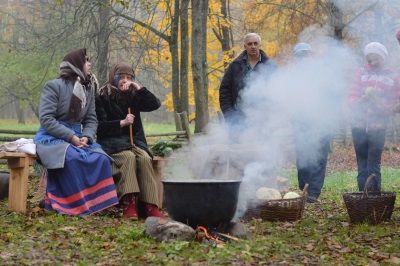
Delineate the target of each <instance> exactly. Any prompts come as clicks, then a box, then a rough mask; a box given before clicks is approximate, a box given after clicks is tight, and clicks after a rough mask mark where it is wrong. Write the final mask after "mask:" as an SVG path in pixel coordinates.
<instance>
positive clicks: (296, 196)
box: [283, 191, 300, 199]
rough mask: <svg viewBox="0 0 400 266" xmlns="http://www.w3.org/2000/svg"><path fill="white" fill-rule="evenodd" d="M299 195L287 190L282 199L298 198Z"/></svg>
mask: <svg viewBox="0 0 400 266" xmlns="http://www.w3.org/2000/svg"><path fill="white" fill-rule="evenodd" d="M299 197H300V195H299V194H297V193H296V192H293V191H289V192H288V193H286V194H285V195H284V196H283V198H284V199H295V198H299Z"/></svg>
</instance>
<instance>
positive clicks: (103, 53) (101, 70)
mask: <svg viewBox="0 0 400 266" xmlns="http://www.w3.org/2000/svg"><path fill="white" fill-rule="evenodd" d="M104 2H108V1H104ZM110 17H111V8H110V6H109V5H107V4H103V5H99V18H98V19H99V25H100V28H99V32H98V35H97V55H98V57H97V64H96V65H97V79H98V80H99V83H100V84H103V83H105V82H106V81H107V80H108V77H107V71H108V44H109V34H110Z"/></svg>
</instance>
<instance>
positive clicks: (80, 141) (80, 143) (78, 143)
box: [71, 135, 89, 148]
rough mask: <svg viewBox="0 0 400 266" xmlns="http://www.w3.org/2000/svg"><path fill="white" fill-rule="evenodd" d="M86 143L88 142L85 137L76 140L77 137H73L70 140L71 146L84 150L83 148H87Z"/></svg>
mask: <svg viewBox="0 0 400 266" xmlns="http://www.w3.org/2000/svg"><path fill="white" fill-rule="evenodd" d="M88 142H89V139H88V138H87V137H82V138H78V137H77V136H75V135H74V136H73V137H72V138H71V144H72V145H74V146H75V147H78V148H85V147H87V146H89V145H88V144H87V143H88Z"/></svg>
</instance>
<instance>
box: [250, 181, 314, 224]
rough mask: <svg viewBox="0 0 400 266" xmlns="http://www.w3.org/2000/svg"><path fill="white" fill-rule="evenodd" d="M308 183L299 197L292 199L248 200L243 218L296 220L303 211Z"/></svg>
mask: <svg viewBox="0 0 400 266" xmlns="http://www.w3.org/2000/svg"><path fill="white" fill-rule="evenodd" d="M307 189H308V184H306V185H305V187H304V189H303V192H302V193H301V195H300V197H298V198H294V199H280V200H269V201H264V202H262V203H260V202H257V201H255V200H254V201H250V202H249V206H248V209H247V211H246V213H245V215H244V219H246V220H248V219H251V218H261V219H263V220H266V221H296V220H299V219H300V218H301V217H302V215H303V211H304V205H305V203H306V199H307Z"/></svg>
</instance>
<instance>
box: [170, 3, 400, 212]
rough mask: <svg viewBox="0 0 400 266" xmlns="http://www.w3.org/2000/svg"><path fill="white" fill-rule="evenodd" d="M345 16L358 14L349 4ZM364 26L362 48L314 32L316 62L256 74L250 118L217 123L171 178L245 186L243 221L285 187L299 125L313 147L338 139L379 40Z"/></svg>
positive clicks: (177, 161)
mask: <svg viewBox="0 0 400 266" xmlns="http://www.w3.org/2000/svg"><path fill="white" fill-rule="evenodd" d="M344 2H346V3H348V1H337V4H338V5H339V7H341V6H342V5H343V4H344ZM365 2H366V3H364V6H368V5H369V4H370V2H373V1H365ZM367 2H368V3H367ZM354 5H356V4H354ZM358 5H360V4H358ZM358 8H360V7H359V6H358ZM344 10H351V7H349V6H348V5H346V9H344ZM382 10H384V8H381V9H380V12H381V11H382ZM360 21H364V18H362V17H360V18H359V19H356V20H354V21H353V22H352V23H351V24H350V25H348V31H347V33H348V34H353V38H356V39H357V40H359V41H360V43H359V45H357V47H356V48H355V49H351V48H349V47H348V46H346V44H343V43H340V42H338V41H336V40H334V39H333V38H331V37H329V36H328V35H327V33H329V31H328V30H327V28H326V27H324V28H318V27H315V26H313V27H311V28H309V29H306V30H305V31H304V33H303V34H301V35H300V36H299V38H300V39H299V41H306V42H308V43H310V44H311V46H312V49H313V54H312V56H311V57H309V58H304V59H299V60H297V59H293V58H291V59H289V60H287V61H288V62H289V63H287V64H285V65H280V66H279V68H278V69H277V70H276V71H274V72H272V73H271V69H269V68H264V69H262V70H261V71H260V72H259V73H252V76H250V78H249V79H248V82H247V86H246V88H245V89H244V90H243V91H242V94H241V105H240V108H241V109H242V110H243V112H244V114H245V116H246V119H245V120H240V119H239V118H237V119H236V120H235V119H234V120H233V121H230V123H218V122H214V123H211V124H210V125H209V127H208V130H207V133H206V134H205V135H202V136H200V137H197V138H195V140H194V141H193V143H192V144H191V145H190V146H188V147H186V148H184V149H182V150H180V151H179V152H177V153H175V154H174V155H173V158H171V160H170V163H169V165H168V167H167V173H166V178H172V179H241V180H242V184H241V191H240V195H239V203H238V214H237V216H240V215H241V214H243V212H244V211H245V209H246V204H247V202H248V200H249V199H251V198H253V197H254V194H255V190H256V189H257V188H259V187H261V186H267V187H279V184H278V182H277V176H278V175H279V174H280V171H281V169H282V168H283V167H284V166H285V165H286V164H287V162H288V161H290V160H291V158H292V154H293V145H292V142H293V135H292V125H293V122H294V121H297V120H302V121H305V122H306V123H309V124H311V125H313V128H314V130H313V131H312V136H311V137H310V138H308V139H307V142H308V143H304V145H306V146H307V145H311V146H312V145H314V143H316V142H317V141H318V140H319V139H320V138H321V137H323V136H325V135H327V134H331V135H334V134H336V133H337V132H338V130H339V129H340V128H341V127H343V126H344V125H345V97H346V93H347V90H348V88H349V86H350V85H351V81H352V79H353V76H354V73H355V71H356V68H357V67H359V66H360V65H361V63H362V57H360V54H361V52H360V51H362V48H363V46H364V44H365V43H366V42H369V41H374V40H375V39H373V37H374V36H376V35H374V34H375V31H373V33H374V34H372V35H362V33H365V31H364V30H363V31H361V30H360V31H358V32H357V31H356V28H355V27H356V26H359V25H360V24H362V23H360ZM391 25H394V24H391ZM363 27H365V24H364V25H363ZM310 32H312V33H314V35H311V34H310ZM316 32H318V33H319V34H318V35H316V34H315V33H316ZM383 32H385V31H383ZM386 32H388V33H390V35H391V36H390V37H389V36H380V39H382V40H384V39H387V40H390V41H388V42H387V43H384V44H386V45H387V46H388V48H389V47H394V45H395V42H396V40H395V38H394V34H395V30H394V29H391V30H390V29H389V30H387V31H386ZM356 33H357V34H358V36H356ZM390 38H391V39H390ZM353 45H354V44H353ZM396 49H398V48H397V47H396ZM389 50H390V49H389ZM390 52H391V53H399V51H398V50H395V51H390ZM316 156H317V154H312V153H310V154H308V155H307V160H315V158H316Z"/></svg>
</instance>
